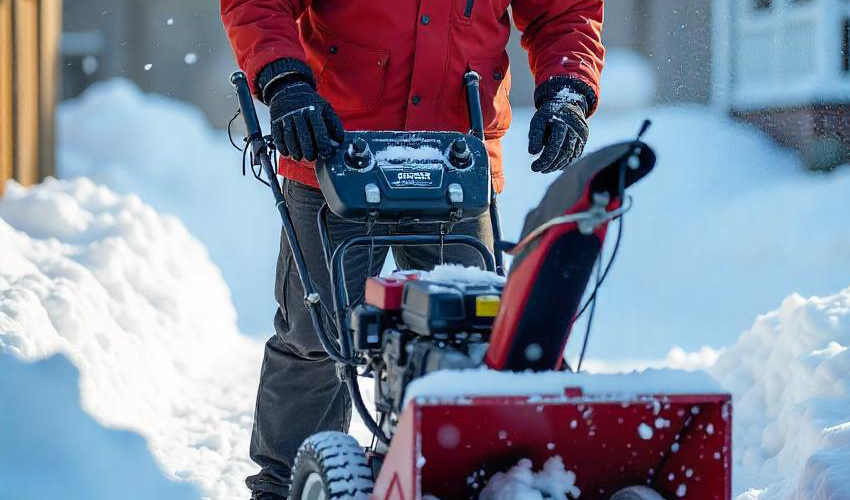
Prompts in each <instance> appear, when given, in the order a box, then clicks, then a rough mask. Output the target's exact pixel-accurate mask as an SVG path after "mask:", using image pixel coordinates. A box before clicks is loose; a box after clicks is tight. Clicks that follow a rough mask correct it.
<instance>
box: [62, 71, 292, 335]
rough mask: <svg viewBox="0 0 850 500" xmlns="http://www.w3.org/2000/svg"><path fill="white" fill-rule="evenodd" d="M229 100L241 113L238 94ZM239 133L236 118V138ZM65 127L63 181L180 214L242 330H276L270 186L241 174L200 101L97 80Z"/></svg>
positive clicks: (66, 111)
mask: <svg viewBox="0 0 850 500" xmlns="http://www.w3.org/2000/svg"><path fill="white" fill-rule="evenodd" d="M225 98H228V99H231V100H232V101H233V110H234V112H235V111H236V109H237V107H238V106H237V104H236V101H235V99H233V96H222V99H225ZM263 109H264V108H263ZM261 111H262V109H261ZM242 129H243V127H242V126H241V121H238V120H237V122H236V126H235V127H234V135H235V136H236V137H237V140H238V137H241V136H242V132H241V131H242ZM58 131H59V136H58V138H59V141H58V142H59V151H58V161H59V173H60V176H61V177H62V178H71V177H76V176H85V177H88V178H90V179H92V180H94V181H95V182H97V183H99V184H106V185H107V186H108V187H109V188H110V189H112V190H114V191H118V192H120V193H135V194H138V195H139V196H141V198H142V199H143V200H145V202H146V203H149V204H150V205H152V206H153V207H154V208H155V209H156V210H157V211H159V212H161V213H172V214H175V215H177V216H178V217H180V220H181V221H182V222H183V223H184V224H186V226H188V228H189V230H190V231H191V233H192V234H193V235H194V236H195V237H197V238H198V239H200V240H201V242H203V243H204V245H205V246H206V247H207V249H208V250H209V253H210V257H211V258H212V261H213V262H214V263H215V264H216V265H217V266H218V267H219V268H220V269H221V273H222V274H223V275H224V279H225V280H226V281H227V284H228V286H229V287H230V290H231V291H232V292H233V297H232V299H233V302H234V305H235V306H236V310H237V311H238V312H239V318H238V321H239V327H240V330H241V331H243V332H246V333H250V334H259V335H262V336H264V337H267V336H268V335H271V333H273V327H272V317H273V316H274V312H275V309H276V307H277V306H276V305H275V303H274V297H273V294H272V290H273V284H274V266H275V262H276V259H275V258H276V253H277V248H278V245H279V237H280V222H279V219H278V217H277V211H276V210H275V209H274V200H273V199H272V196H271V193H270V192H269V191H268V188H266V187H265V186H263V185H261V184H260V183H259V182H256V181H255V180H254V179H253V178H251V177H250V176H251V174H250V172H249V173H248V176H249V177H248V178H243V177H242V174H241V168H240V165H239V164H240V161H241V158H242V154H241V153H240V152H238V151H236V150H235V149H233V147H232V146H231V145H230V142H229V141H228V138H227V134H226V133H225V132H224V131H221V130H215V129H213V128H212V127H211V126H210V125H209V123H208V122H207V120H206V118H205V117H204V115H203V113H202V112H201V111H200V110H199V109H197V108H195V107H194V106H192V105H190V104H187V103H185V102H182V101H178V100H175V99H170V98H167V97H163V96H159V95H155V94H144V93H143V92H142V91H141V90H140V89H139V88H138V87H137V86H136V85H135V84H133V83H132V82H130V81H129V80H122V79H115V80H111V81H107V82H100V83H96V84H94V85H92V86H91V87H89V88H88V89H86V91H85V92H84V93H83V95H82V96H81V97H79V98H78V99H74V100H70V101H66V102H64V103H63V104H62V105H61V107H60V110H59V127H58ZM228 308H229V306H228Z"/></svg>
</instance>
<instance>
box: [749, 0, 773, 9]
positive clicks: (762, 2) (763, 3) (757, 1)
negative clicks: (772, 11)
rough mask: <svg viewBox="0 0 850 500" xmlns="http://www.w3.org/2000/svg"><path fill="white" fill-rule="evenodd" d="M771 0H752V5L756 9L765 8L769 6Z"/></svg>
mask: <svg viewBox="0 0 850 500" xmlns="http://www.w3.org/2000/svg"><path fill="white" fill-rule="evenodd" d="M772 4H773V0H753V7H754V8H755V9H756V10H766V9H769V8H770V7H771V5H772Z"/></svg>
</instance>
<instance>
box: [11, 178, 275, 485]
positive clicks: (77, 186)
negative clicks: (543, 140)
mask: <svg viewBox="0 0 850 500" xmlns="http://www.w3.org/2000/svg"><path fill="white" fill-rule="evenodd" d="M0 256H1V257H0V351H4V352H11V353H12V354H15V355H17V356H19V357H22V358H24V359H27V360H33V359H40V358H44V357H47V356H51V355H53V354H55V353H62V354H64V355H65V356H66V357H67V358H68V359H69V360H70V361H71V362H72V363H73V364H74V365H75V366H76V367H77V369H78V370H79V372H80V396H81V402H82V407H83V408H84V410H85V411H87V412H88V413H89V414H91V415H92V416H94V418H95V419H96V420H97V421H98V422H99V423H101V424H104V425H107V426H110V427H118V428H124V429H131V430H135V431H138V432H140V433H141V434H142V435H143V436H144V437H145V438H146V439H147V440H148V443H149V445H150V448H151V450H152V452H153V454H154V456H155V458H156V460H157V462H158V463H159V464H160V465H161V466H162V468H163V469H164V470H165V471H166V472H167V473H168V475H169V476H170V477H172V478H180V479H187V480H193V481H197V482H198V483H199V484H200V486H201V487H202V489H203V491H204V493H205V494H207V495H209V496H211V497H216V498H232V497H236V496H240V495H244V494H245V491H246V490H245V488H244V486H243V485H242V484H241V481H242V479H243V478H244V476H245V475H246V474H247V473H249V472H252V471H253V470H254V467H253V465H252V464H250V463H249V461H248V457H247V449H248V439H249V436H250V426H251V420H252V412H253V401H254V393H255V390H256V380H257V376H258V374H257V371H258V369H259V366H260V360H261V356H262V354H261V346H260V344H259V343H255V342H253V341H251V340H249V339H248V338H246V337H243V336H241V335H240V334H239V333H238V330H237V327H236V316H235V312H234V310H233V307H232V305H231V303H230V295H229V293H228V290H227V287H226V286H225V284H224V281H223V280H222V278H221V274H220V273H219V272H218V270H217V269H216V267H215V266H214V265H213V264H212V263H211V262H210V260H209V257H208V255H207V253H206V250H205V249H204V247H203V246H202V245H201V244H200V243H199V242H198V241H197V240H195V239H194V238H193V237H191V236H190V235H189V234H188V232H187V231H186V228H185V227H184V226H183V225H182V224H181V223H180V222H179V221H178V220H177V219H176V218H175V217H171V216H165V217H163V216H160V215H158V214H157V213H156V212H155V211H154V210H153V209H152V208H151V207H150V206H148V205H145V204H144V203H142V202H141V201H140V200H139V198H138V197H136V196H134V195H130V196H119V195H116V194H115V193H113V192H112V191H110V190H109V189H107V188H105V187H102V186H97V185H95V184H93V183H92V182H90V181H88V180H84V179H79V180H75V181H56V180H51V179H49V180H47V181H46V182H44V183H43V184H42V185H40V186H38V187H34V188H31V189H25V188H22V187H20V186H19V185H17V184H15V183H14V182H9V183H7V184H6V193H5V195H4V197H3V198H0ZM66 385H67V384H66ZM18 390H22V391H26V390H29V388H28V387H26V386H24V387H20V388H18ZM75 452H77V453H79V456H80V460H83V461H85V460H86V459H87V457H88V456H89V450H86V449H84V448H83V449H77V450H75ZM6 453H7V448H4V447H0V455H4V454H6ZM128 487H129V486H128Z"/></svg>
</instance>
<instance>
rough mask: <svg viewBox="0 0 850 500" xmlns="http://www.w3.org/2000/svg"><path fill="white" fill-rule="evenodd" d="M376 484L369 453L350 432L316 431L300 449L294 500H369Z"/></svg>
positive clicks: (294, 471) (296, 459)
mask: <svg viewBox="0 0 850 500" xmlns="http://www.w3.org/2000/svg"><path fill="white" fill-rule="evenodd" d="M372 486H373V479H372V469H370V468H369V465H368V463H367V461H366V454H365V453H364V452H363V449H362V448H361V447H360V445H359V444H358V443H357V440H355V439H354V438H353V437H351V436H349V435H348V434H343V433H341V432H322V433H319V434H315V435H313V436H310V437H309V438H307V440H306V441H304V444H302V445H301V448H300V449H299V450H298V455H297V456H296V457H295V467H293V469H292V493H291V498H292V499H293V500H332V499H334V498H345V499H351V500H367V499H368V498H369V495H370V494H371V493H372Z"/></svg>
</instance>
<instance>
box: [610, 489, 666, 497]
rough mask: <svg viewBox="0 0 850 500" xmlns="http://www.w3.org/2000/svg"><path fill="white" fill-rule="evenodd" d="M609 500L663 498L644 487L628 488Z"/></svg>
mask: <svg viewBox="0 0 850 500" xmlns="http://www.w3.org/2000/svg"><path fill="white" fill-rule="evenodd" d="M611 500H664V497H662V496H661V495H660V494H659V493H658V492H657V491H655V490H653V489H652V488H647V487H646V486H629V487H628V488H623V489H622V490H620V491H618V492H616V493H614V495H612V496H611Z"/></svg>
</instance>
